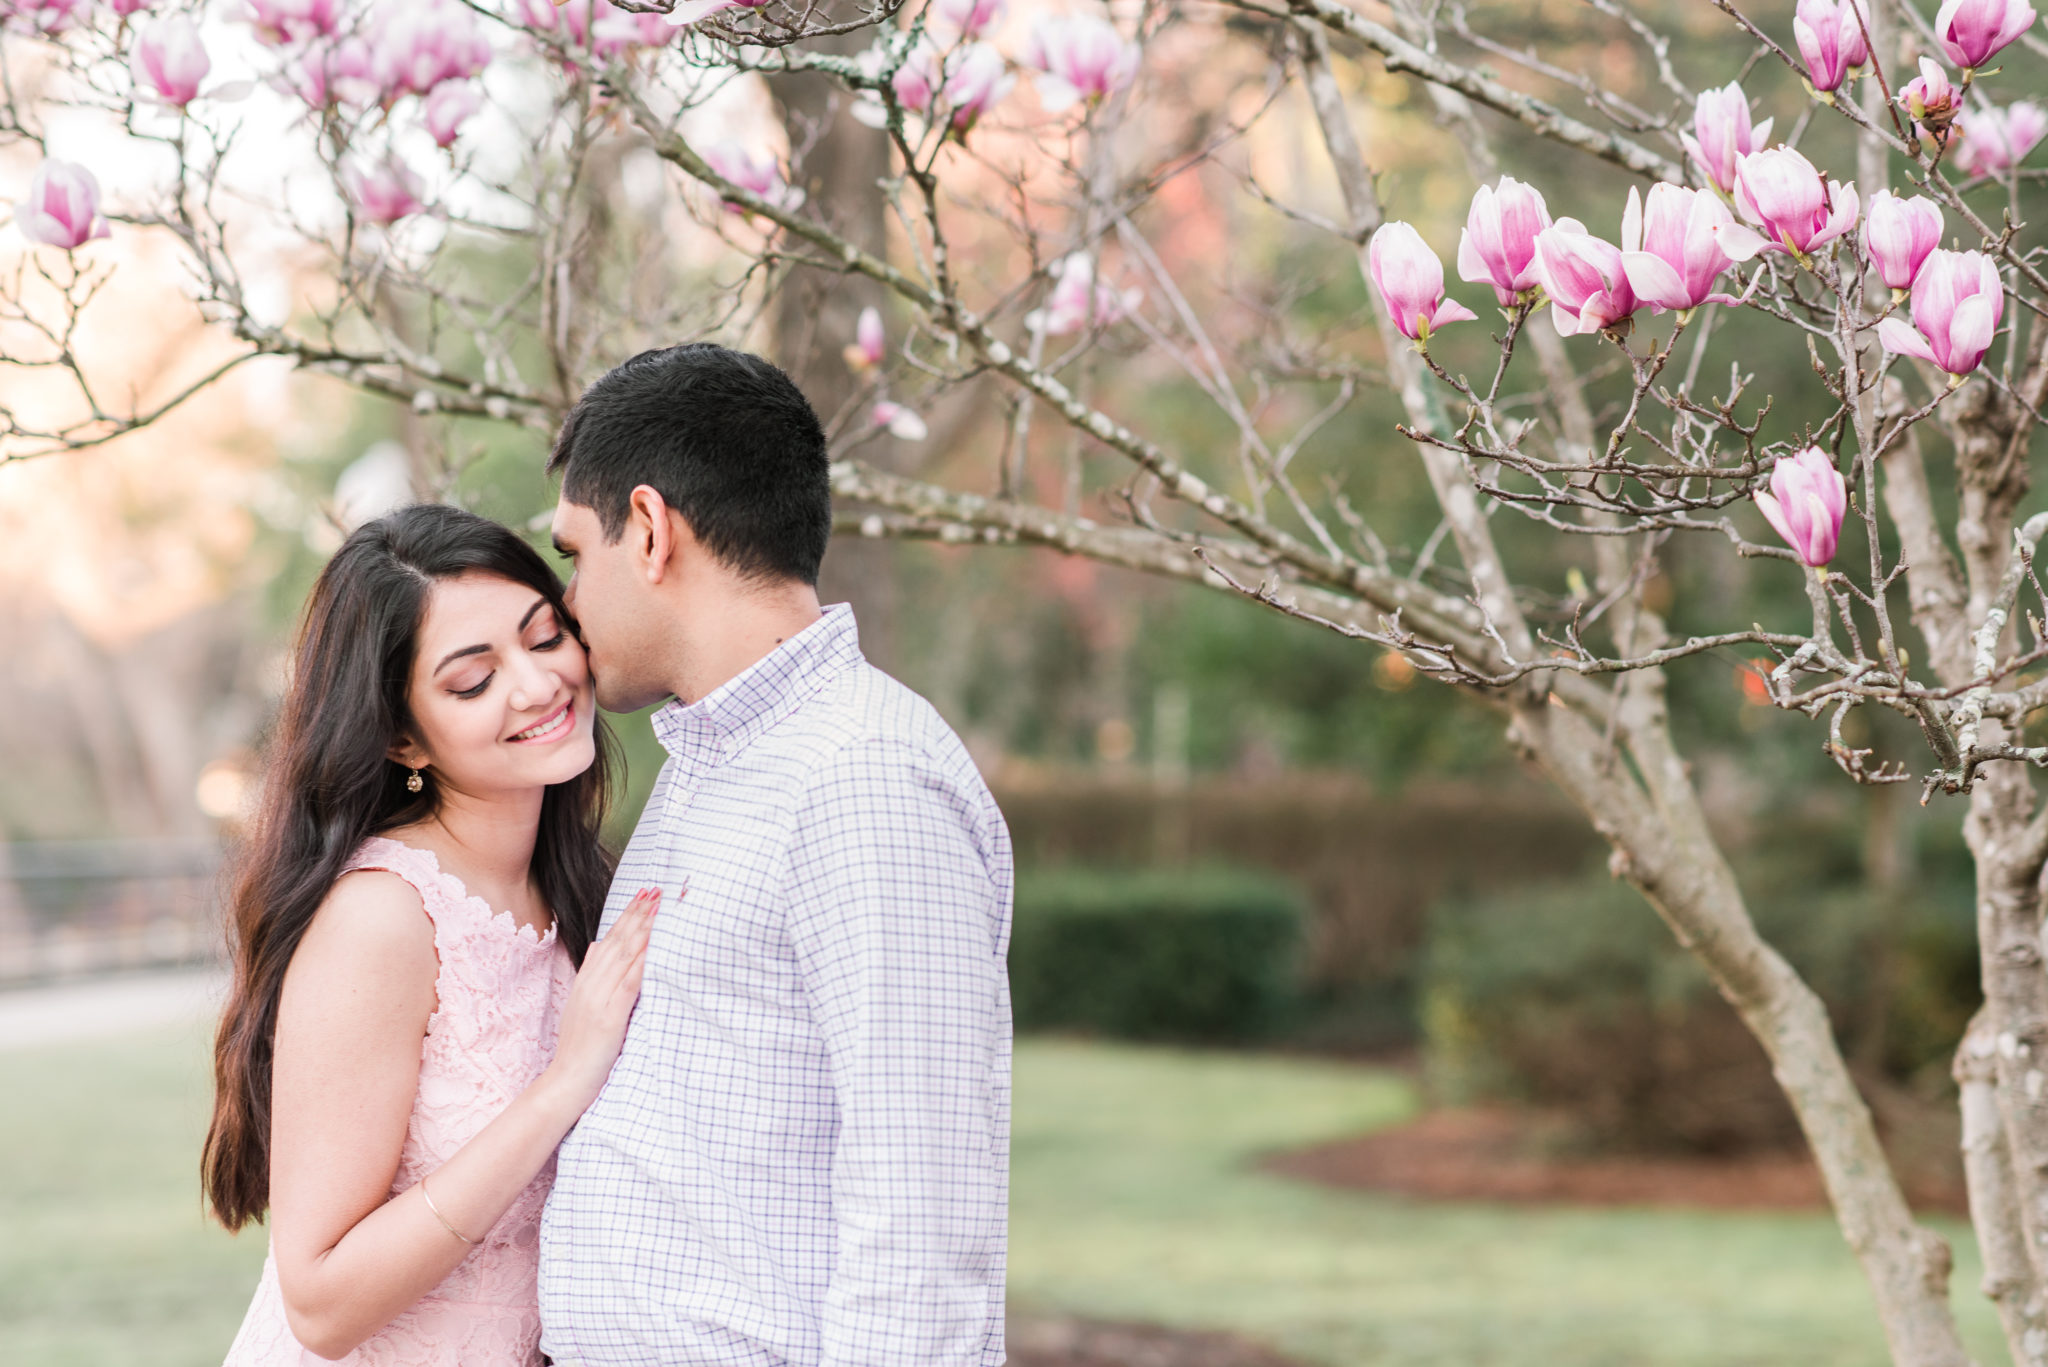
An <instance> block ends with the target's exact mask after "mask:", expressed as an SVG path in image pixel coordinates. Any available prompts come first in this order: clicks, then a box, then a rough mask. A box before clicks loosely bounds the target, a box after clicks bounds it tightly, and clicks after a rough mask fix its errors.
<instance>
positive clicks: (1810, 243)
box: [1735, 147, 1859, 261]
mask: <svg viewBox="0 0 2048 1367" xmlns="http://www.w3.org/2000/svg"><path fill="white" fill-rule="evenodd" d="M1735 207H1736V208H1737V209H1739V210H1741V211H1742V216H1743V217H1744V218H1746V219H1748V220H1749V221H1750V222H1752V223H1755V224H1758V225H1759V226H1761V227H1762V228H1763V231H1764V236H1765V237H1767V238H1769V239H1770V241H1769V243H1768V247H1769V249H1770V250H1772V251H1789V252H1791V253H1792V254H1793V255H1794V256H1796V257H1798V258H1799V259H1800V260H1802V261H1804V260H1805V259H1806V257H1807V256H1808V255H1809V254H1811V253H1812V252H1814V251H1817V250H1818V249H1820V248H1822V247H1825V246H1826V245H1827V244H1828V243H1830V242H1832V241H1834V240H1835V239H1836V238H1838V237H1840V236H1841V235H1842V234H1843V233H1846V232H1848V231H1849V230H1850V229H1851V228H1853V227H1855V226H1856V216H1857V211H1858V208H1859V205H1858V203H1857V199H1856V186H1855V183H1854V182H1853V181H1844V182H1842V183H1841V184H1840V185H1829V184H1828V183H1827V182H1826V181H1825V180H1823V179H1822V178H1821V174H1820V172H1819V171H1818V170H1816V169H1815V168H1814V164H1813V163H1812V162H1810V161H1808V160H1807V159H1806V158H1805V157H1803V156H1801V155H1800V154H1799V153H1798V152H1796V151H1794V150H1793V149H1792V148H1790V147H1773V148H1771V149H1770V150H1768V151H1764V152H1753V153H1751V154H1750V155H1749V156H1746V157H1741V158H1738V159H1737V161H1736V163H1735Z"/></svg>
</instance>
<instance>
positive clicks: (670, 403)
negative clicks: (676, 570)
mask: <svg viewBox="0 0 2048 1367" xmlns="http://www.w3.org/2000/svg"><path fill="white" fill-rule="evenodd" d="M828 463H829V462H828V461H827V459H826V455H825V431H824V428H823V427H821V426H820V425H819V423H818V415H817V414H816V413H815V412H813V411H812V409H811V405H810V401H809V400H807V399H806V398H804V396H803V391H801V390H799V389H798V388H797V387H796V385H795V383H794V382H792V381H791V380H790V378H789V376H787V375H785V374H783V373H782V371H780V370H779V369H777V368H776V367H775V366H773V365H771V364H769V363H768V362H767V361H764V360H762V359H761V358H760V357H759V356H750V355H748V354H747V353H746V352H744V351H732V350H730V349H728V348H726V347H722V346H718V345H716V344H714V343H711V342H692V343H690V344H688V345H686V346H673V347H667V348H664V349H662V350H659V351H643V352H641V353H640V354H639V355H638V356H635V357H634V358H633V359H632V360H630V361H626V362H624V363H623V364H621V365H618V366H616V367H614V368H613V369H612V370H611V371H609V372H608V373H607V374H606V375H605V376H604V377H603V378H602V379H600V380H598V381H597V383H595V384H593V385H592V386H590V388H589V389H587V390H585V391H584V393H583V397H582V398H580V399H578V400H577V401H576V406H575V407H574V408H572V409H570V410H569V416H568V418H567V419H565V420H564V421H563V423H562V431H561V435H559V436H558V437H556V438H555V449H554V451H553V453H552V454H550V455H549V457H548V473H549V474H551V475H552V474H560V475H561V476H562V497H563V498H565V499H567V500H568V501H569V502H571V503H580V504H582V505H583V506H584V507H586V508H589V509H590V510H591V511H593V512H595V513H596V514H597V517H598V522H599V523H600V524H601V525H602V526H603V528H604V535H605V540H606V541H608V542H612V541H617V540H618V539H619V535H620V533H622V532H623V531H625V529H626V517H627V514H628V513H629V511H630V508H631V504H630V500H631V498H632V494H633V490H634V489H635V488H636V487H638V486H640V485H642V484H645V485H647V486H649V487H650V488H653V489H654V490H656V491H657V492H659V493H660V494H661V496H662V498H663V500H665V501H666V502H667V504H668V506H669V507H671V508H673V509H675V510H676V512H678V513H680V514H681V515H682V518H683V520H684V521H685V522H687V523H689V524H690V531H691V533H692V534H693V535H694V536H696V538H697V540H698V541H700V542H701V543H703V545H704V548H705V549H706V550H707V551H709V552H710V553H711V554H712V555H714V556H716V557H717V558H718V559H719V560H720V561H721V562H723V563H724V564H726V565H728V566H730V567H731V568H732V569H734V570H737V571H738V572H740V573H741V574H745V575H749V576H752V577H757V578H761V579H798V580H802V581H803V582H804V583H806V584H815V583H817V582H818V563H819V562H820V561H821V560H823V559H824V558H825V542H826V541H827V540H828V539H829V538H830V537H831V535H832V491H831V484H830V481H829V479H828V477H827V474H826V466H827V464H828Z"/></svg>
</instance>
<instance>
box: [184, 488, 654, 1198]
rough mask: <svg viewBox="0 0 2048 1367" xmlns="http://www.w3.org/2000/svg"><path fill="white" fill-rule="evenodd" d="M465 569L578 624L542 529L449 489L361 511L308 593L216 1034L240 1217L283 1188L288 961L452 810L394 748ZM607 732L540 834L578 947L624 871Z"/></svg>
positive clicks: (231, 1182)
mask: <svg viewBox="0 0 2048 1367" xmlns="http://www.w3.org/2000/svg"><path fill="white" fill-rule="evenodd" d="M464 574H488V575H496V576H498V577H500V578H504V579H509V580H511V581H512V582H514V583H516V584H523V585H525V586H526V587H528V588H530V589H532V590H533V591H534V592H536V593H538V594H540V595H541V596H542V597H544V598H546V599H547V600H548V602H549V603H550V604H552V605H553V607H554V610H555V613H556V615H557V616H558V618H559V619H560V620H561V622H562V623H563V624H564V627H565V629H567V630H574V629H575V624H574V619H573V618H571V617H570V615H569V609H568V607H567V605H566V604H565V603H563V601H562V585H561V581H560V580H558V579H557V578H556V577H555V572H554V571H553V570H552V569H550V568H549V567H548V564H547V562H546V561H544V560H542V559H541V558H540V555H539V554H538V553H537V552H535V550H534V549H533V548H532V547H531V546H529V545H527V544H526V543H525V542H524V541H522V540H520V539H519V537H518V536H516V535H515V534H514V533H512V532H511V531H510V530H508V529H507V528H504V527H501V526H499V525H498V524H497V523H495V522H491V521H489V520H487V519H485V518H481V517H478V516H476V515H475V514H473V513H467V512H464V511H462V510H461V509H459V508H450V507H445V506H441V505H437V504H423V505H421V506H418V507H413V508H405V509H402V510H400V511H398V512H395V513H392V514H391V515H390V516H388V517H384V518H380V519H378V520H377V521H375V522H370V523H367V524H365V525H364V526H363V527H361V528H359V529H358V530H357V531H356V532H355V533H354V534H353V535H351V536H350V537H349V538H348V540H347V541H345V542H343V543H342V547H341V549H340V550H339V551H337V552H335V555H334V558H333V559H332V560H331V561H329V562H328V564H327V568H326V569H324V570H323V571H321V574H320V579H319V582H318V583H316V584H315V585H314V586H313V594H312V597H311V598H310V599H309V600H308V601H307V604H306V611H305V617H304V620H303V621H302V622H301V624H300V627H299V638H298V646H297V649H296V651H295V653H294V656H293V661H292V672H291V678H290V680H289V682H288V684H287V686H286V689H285V696H284V702H283V704H282V706H281V707H280V709H279V713H278V717H277V723H276V727H275V730H274V731H273V733H272V736H271V740H270V743H269V745H268V747H267V748H268V755H267V766H266V769H267V772H266V774H265V778H264V785H263V797H262V801H261V804H260V806H259V808H258V815H257V818H256V821H255V824H254V826H253V828H252V829H251V831H250V832H249V835H248V837H247V840H246V842H245V843H244V845H243V848H242V849H241V851H240V852H239V855H238V858H237V860H236V863H235V867H234V873H233V891H232V893H231V895H230V899H229V915H228V935H229V949H230V953H231V957H232V961H233V967H234V979H233V984H232V987H231V989H230V991H229V996H228V1003H227V1008H226V1011H225V1012H224V1014H223V1016H222V1018H221V1023H220V1030H219V1033H218V1034H217V1035H216V1037H215V1040H214V1049H213V1080H214V1100H213V1124H212V1127H211V1128H210V1129H209V1130H208V1131H207V1135H206V1151H205V1156H204V1159H203V1160H202V1173H203V1176H204V1181H205V1187H206V1195H207V1199H208V1200H209V1201H210V1203H211V1204H212V1207H213V1212H214V1216H215V1218H217V1219H218V1220H219V1221H220V1222H221V1223H222V1224H223V1225H225V1226H227V1227H228V1228H229V1229H231V1230H234V1229H240V1228H242V1227H243V1226H244V1225H247V1224H250V1223H253V1222H256V1221H260V1220H261V1219H262V1218H263V1215H264V1212H265V1211H266V1210H267V1209H268V1207H269V1205H270V1099H271V1077H270V1070H271V1058H272V1050H273V1046H274V1043H275V1038H276V1030H277V1004H278V997H279V995H280V993H281V992H282V990H283V987H284V975H285V969H286V968H287V967H289V966H290V964H291V961H292V955H293V953H294V952H296V951H297V949H298V947H299V941H300V940H301V939H302V938H303V937H304V936H305V933H306V927H307V926H308V925H310V924H311V923H312V920H313V913H314V912H316V911H317V910H319V908H320V903H321V901H322V900H323V899H324V898H325V897H326V896H327V894H328V892H329V890H331V889H332V888H333V886H334V882H335V879H337V878H338V877H340V876H341V869H342V865H343V864H345V863H346V862H347V861H348V858H349V856H350V855H352V854H354V853H355V852H356V849H357V847H358V846H360V845H361V844H362V843H363V841H365V840H366V839H368V838H369V837H371V836H373V835H376V834H378V833H379V832H382V831H388V830H392V829H395V828H397V827H400V826H404V825H407V824H409V823H411V822H415V821H419V820H422V819H423V818H425V817H428V816H431V815H432V814H433V812H434V809H435V805H436V802H437V800H438V799H437V796H436V787H435V785H433V784H431V783H430V784H428V785H427V787H426V790H425V791H424V792H421V793H417V794H415V793H411V792H408V791H407V790H406V786H405V780H406V778H407V771H406V770H405V769H404V768H402V767H400V766H399V765H398V764H396V763H394V762H393V761H392V760H391V758H390V757H389V753H388V752H389V751H390V749H391V747H392V746H393V745H394V744H396V743H397V742H398V741H399V740H400V739H401V738H403V737H404V736H406V735H407V734H408V733H409V731H410V729H411V727H412V725H413V718H412V711H411V708H410V707H409V706H408V705H407V693H408V688H409V685H410V683H411V680H412V671H413V663H414V655H415V653H416V651H417V649H418V640H419V627H420V621H421V618H422V617H423V616H424V615H425V610H426V604H427V596H428V594H429V593H430V592H431V591H432V589H433V586H434V585H435V584H436V583H437V582H439V581H441V580H446V579H453V578H455V577H456V576H458V575H464ZM596 740H597V760H596V762H595V763H594V764H592V765H591V766H590V768H588V769H586V770H584V771H583V772H582V773H581V774H579V775H577V776H576V777H575V778H573V779H570V780H569V781H567V782H566V783H557V784H552V785H550V786H549V788H548V790H547V794H546V796H545V797H544V798H543V799H542V801H541V809H540V832H539V836H538V838H537V839H536V841H535V843H534V849H533V879H534V883H535V884H536V886H537V887H538V889H539V891H540V895H541V896H542V898H543V899H544V900H545V901H546V903H547V905H548V907H549V908H550V909H551V910H552V911H553V912H554V916H555V926H556V934H557V937H558V939H559V940H560V942H561V943H562V944H564V945H566V946H567V947H568V949H569V953H570V955H571V956H572V957H573V958H574V959H575V961H576V962H577V963H578V964H581V963H582V962H583V953H584V951H585V950H586V949H588V948H589V946H590V942H591V940H592V938H593V937H594V936H595V934H596V932H597V925H598V918H599V916H600V914H601V913H602V911H603V908H604V898H605V891H606V888H607V886H608V884H609V883H610V881H611V874H612V857H611V855H610V854H609V853H608V852H607V851H606V850H605V848H604V845H603V843H602V841H601V839H600V837H599V830H600V827H601V826H602V824H603V820H604V809H605V805H606V802H607V800H608V798H609V795H610V793H611V774H612V770H613V768H614V766H615V764H616V762H617V761H616V756H615V749H614V743H613V741H612V738H611V734H610V732H609V731H608V730H607V729H606V728H605V726H604V723H603V722H602V721H600V722H598V724H597V730H596Z"/></svg>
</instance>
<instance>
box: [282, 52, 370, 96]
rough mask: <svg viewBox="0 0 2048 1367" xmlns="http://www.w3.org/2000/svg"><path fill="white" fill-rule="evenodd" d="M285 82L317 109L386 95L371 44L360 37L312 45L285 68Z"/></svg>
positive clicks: (283, 80) (287, 88)
mask: <svg viewBox="0 0 2048 1367" xmlns="http://www.w3.org/2000/svg"><path fill="white" fill-rule="evenodd" d="M281 83H282V85H283V86H284V88H285V89H286V90H288V91H290V92H291V93H292V94H294V95H296V96H298V97H299V98H300V99H302V100H304V101H305V102H306V104H307V105H308V106H310V107H312V108H314V109H325V108H326V107H327V106H329V105H331V104H345V105H352V106H366V105H372V104H375V103H377V102H378V101H379V100H381V99H382V98H383V94H384V91H383V87H382V85H380V84H379V82H378V80H377V77H376V59H375V57H374V56H373V55H372V54H371V52H370V45H369V44H368V43H366V42H364V41H363V40H362V39H361V38H358V37H348V38H344V39H342V40H341V41H340V42H338V43H316V44H314V45H312V46H311V47H310V48H308V49H307V51H306V53H305V54H304V55H303V56H301V57H300V58H299V59H298V60H297V61H295V62H293V63H292V64H291V65H289V66H287V67H286V68H285V70H284V73H283V76H282V78H281Z"/></svg>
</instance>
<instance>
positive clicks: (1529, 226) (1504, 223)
mask: <svg viewBox="0 0 2048 1367" xmlns="http://www.w3.org/2000/svg"><path fill="white" fill-rule="evenodd" d="M1549 226H1550V209H1549V207H1548V206H1547V205H1545V204H1544V202H1543V194H1542V192H1541V191H1539V190H1537V189H1536V188H1535V187H1534V186H1530V185H1524V184H1522V182H1521V181H1519V180H1516V179H1515V178H1514V177H1513V176H1502V177H1501V178H1500V188H1499V189H1495V188H1494V187H1492V186H1490V185H1482V186H1480V187H1479V190H1478V192H1477V193H1476V194H1474V195H1473V196H1472V207H1471V208H1470V209H1469V210H1468V211H1467V212H1466V214H1465V230H1464V231H1463V232H1461V233H1460V234H1458V278H1459V279H1460V280H1465V281H1469V282H1470V283H1472V284H1475V285H1478V284H1487V285H1491V286H1493V297H1494V298H1495V299H1496V300H1498V301H1499V302H1500V306H1501V307H1502V308H1510V307H1512V306H1513V305H1514V302H1515V298H1516V296H1517V295H1520V294H1523V293H1524V292H1526V291H1528V290H1533V289H1535V288H1536V286H1537V285H1538V284H1539V283H1540V282H1539V281H1538V280H1537V278H1536V234H1538V233H1540V232H1542V231H1543V230H1544V229H1545V228H1548V227H1549Z"/></svg>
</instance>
